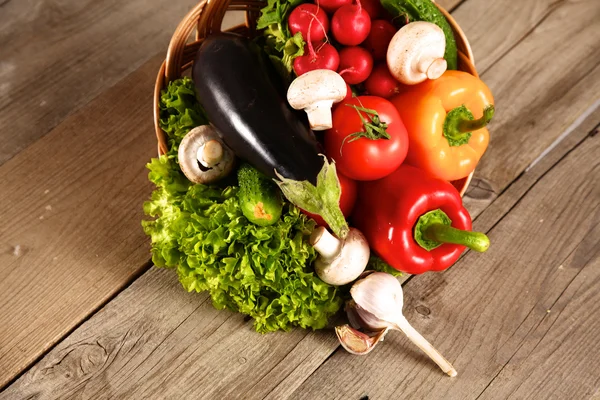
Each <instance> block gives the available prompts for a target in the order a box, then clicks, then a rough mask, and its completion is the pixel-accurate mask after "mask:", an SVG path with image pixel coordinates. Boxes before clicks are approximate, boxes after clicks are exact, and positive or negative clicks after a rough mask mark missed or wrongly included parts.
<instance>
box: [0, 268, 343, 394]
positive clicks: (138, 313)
mask: <svg viewBox="0 0 600 400" xmlns="http://www.w3.org/2000/svg"><path fill="white" fill-rule="evenodd" d="M172 278H173V275H172V271H168V270H162V269H156V268H153V269H152V270H150V271H149V272H148V273H147V274H144V276H143V277H142V278H140V279H138V280H137V281H136V282H135V283H133V284H132V285H131V287H129V288H128V289H127V290H126V291H124V292H123V293H122V294H120V295H119V296H118V297H117V301H112V302H110V303H109V304H108V305H107V306H106V307H105V308H104V309H102V311H100V312H99V313H98V315H96V316H94V318H92V320H90V321H89V322H86V323H85V324H84V325H83V326H82V327H81V328H80V329H78V330H77V331H76V332H75V333H74V334H73V335H71V336H70V337H69V338H68V339H67V340H65V341H63V342H62V343H60V344H59V345H58V346H57V347H56V348H55V349H54V350H53V351H52V357H50V358H45V360H44V361H43V362H42V364H43V366H42V364H40V368H37V367H36V368H35V372H34V371H33V370H32V371H31V372H29V373H27V374H26V375H25V376H24V377H23V378H22V379H20V380H19V385H14V386H12V387H11V388H9V389H8V390H7V391H6V392H5V393H3V394H2V395H0V398H3V399H4V398H6V399H10V398H23V397H29V396H34V395H43V396H49V395H52V396H53V397H58V398H63V397H68V396H75V397H83V398H89V397H94V398H97V397H101V398H116V397H126V398H147V397H148V396H149V395H150V394H152V397H154V398H164V397H172V398H229V397H230V396H231V395H232V393H234V392H238V393H239V390H240V389H239V388H240V387H246V388H247V387H251V386H252V385H253V384H254V383H256V384H257V386H256V388H255V389H254V390H253V391H252V394H251V396H248V397H246V398H260V396H259V395H258V394H259V393H260V392H261V391H264V389H262V390H261V389H259V387H260V386H261V383H260V381H261V378H263V377H268V378H269V379H275V378H279V380H281V379H282V378H283V377H285V375H287V374H289V373H290V372H291V371H292V367H291V366H293V365H295V364H296V363H297V360H290V359H289V358H287V357H286V356H287V355H288V354H290V353H292V354H293V353H294V352H293V351H292V350H294V348H295V346H298V343H299V342H300V341H301V340H302V339H303V338H304V337H305V336H306V335H307V334H308V332H307V331H303V330H294V331H293V332H290V333H276V334H268V335H259V334H257V333H255V332H253V331H252V328H251V323H249V322H245V321H244V318H243V316H242V315H240V314H234V313H231V312H226V311H217V310H215V309H214V308H213V307H212V305H211V303H210V300H208V301H207V299H208V296H207V295H205V294H189V293H186V292H185V291H184V290H183V289H182V288H181V287H180V286H179V283H178V282H177V280H175V279H172ZM107 326H110V327H111V328H110V330H105V327H107ZM156 328H158V330H157V329H156ZM319 337H320V339H322V343H319V342H318V341H317V340H315V341H312V342H311V343H308V342H306V341H305V342H304V343H303V344H302V345H300V347H301V348H300V349H299V350H301V352H300V353H302V354H308V353H310V352H309V350H314V349H315V348H318V346H321V347H323V348H330V347H331V346H332V345H333V346H334V345H335V344H334V342H335V337H334V336H332V334H331V332H329V333H328V334H322V335H319ZM307 345H311V347H310V348H308V347H306V346H307ZM296 353H298V352H296ZM46 360H47V361H48V362H46ZM288 362H289V365H288ZM225 365H226V366H227V369H226V370H225V369H223V368H220V367H216V366H225ZM48 382H52V383H53V384H52V385H48ZM207 382H214V383H215V384H212V385H211V384H207ZM217 383H218V384H217ZM55 384H56V386H55Z"/></svg>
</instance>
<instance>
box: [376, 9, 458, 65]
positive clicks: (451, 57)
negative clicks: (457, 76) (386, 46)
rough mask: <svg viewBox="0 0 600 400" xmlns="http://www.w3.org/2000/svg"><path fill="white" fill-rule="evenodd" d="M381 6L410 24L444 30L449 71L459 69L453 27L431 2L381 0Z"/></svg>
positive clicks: (445, 56) (445, 55)
mask: <svg viewBox="0 0 600 400" xmlns="http://www.w3.org/2000/svg"><path fill="white" fill-rule="evenodd" d="M381 4H382V5H383V7H384V8H385V9H386V10H387V11H388V12H389V13H391V14H392V15H394V16H401V15H403V16H407V17H408V21H409V22H413V21H427V22H431V23H434V24H436V25H437V26H439V27H440V28H442V31H444V36H445V37H446V52H445V54H444V58H445V59H446V62H447V63H448V69H456V68H457V66H458V55H457V50H456V41H455V40H454V32H452V27H451V26H450V24H449V23H448V21H447V20H446V18H445V17H444V14H442V12H441V11H440V10H439V9H438V8H437V6H436V5H435V4H434V3H433V2H432V1H431V0H381Z"/></svg>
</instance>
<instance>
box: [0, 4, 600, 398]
mask: <svg viewBox="0 0 600 400" xmlns="http://www.w3.org/2000/svg"><path fill="white" fill-rule="evenodd" d="M440 2H441V1H440ZM193 3H194V0H180V1H169V2H165V1H160V0H129V1H127V2H122V1H117V0H106V1H92V0H78V1H75V0H40V1H33V0H21V1H18V2H17V1H10V0H6V1H3V2H2V1H0V110H1V111H2V112H1V113H0V127H2V133H1V134H0V135H1V138H2V140H1V141H0V221H1V223H0V390H3V391H2V392H0V399H11V400H12V399H25V398H27V399H30V398H61V399H62V398H133V399H142V398H143V399H145V398H174V399H184V398H203V399H226V398H243V399H255V398H257V399H258V398H269V399H284V398H294V399H334V398H343V399H357V400H358V399H361V398H367V396H368V398H369V399H397V398H407V399H417V398H426V399H463V398H473V399H474V398H477V399H479V398H481V399H486V398H538V399H549V398H556V399H589V398H592V399H600V341H599V340H598V338H599V337H600V306H599V305H600V137H598V136H597V135H596V133H597V132H598V129H599V128H598V124H599V123H600V26H599V23H598V21H600V1H598V0H573V1H562V0H561V1H554V0H527V1H518V0H496V1H493V2H490V1H488V0H464V1H460V0H445V1H443V2H441V3H443V5H444V6H445V7H446V8H447V9H449V10H453V15H454V17H455V18H456V20H457V21H458V23H459V24H460V25H461V26H462V27H463V29H464V31H465V32H466V34H467V36H468V38H469V39H470V42H471V44H472V47H473V49H474V53H475V58H476V65H477V68H478V70H479V71H480V73H481V75H482V78H483V79H484V80H485V82H486V83H487V84H488V85H489V86H490V88H491V89H492V91H493V93H494V95H495V99H496V104H497V117H496V119H495V120H494V122H493V123H492V126H491V132H492V141H491V145H490V148H489V150H488V151H487V153H486V155H485V157H484V158H483V160H482V163H481V164H480V166H479V168H478V169H477V174H476V178H475V179H474V181H473V183H472V185H471V188H470V190H469V192H468V193H467V195H466V197H465V202H466V204H467V206H468V208H469V210H470V211H471V213H472V215H473V217H474V218H475V223H474V225H475V228H476V229H477V230H481V231H484V232H487V233H488V235H489V236H490V238H491V240H492V243H493V244H492V247H491V248H490V250H489V252H488V253H487V254H486V255H485V256H481V255H476V254H471V253H467V254H466V256H464V257H463V258H462V259H461V260H460V261H459V262H458V263H457V264H456V265H455V266H453V267H452V268H451V269H450V270H448V271H446V272H444V273H436V274H425V275H421V276H418V277H413V278H412V279H410V280H408V281H407V282H406V283H405V286H404V288H405V296H406V299H405V302H406V304H405V313H406V314H407V316H408V319H409V320H410V321H411V322H412V323H413V325H414V326H415V327H416V328H417V329H418V330H419V331H421V332H422V333H423V334H424V335H425V336H426V337H427V338H429V339H431V341H432V342H433V343H435V345H436V347H437V348H438V349H439V350H440V351H441V352H442V353H443V354H444V355H445V356H446V357H447V358H448V359H449V360H451V361H452V362H453V364H454V366H455V367H456V368H457V370H458V371H459V376H458V377H457V378H455V379H451V378H448V377H447V376H445V375H443V374H442V373H441V372H440V371H439V370H438V369H437V368H436V367H435V365H434V364H432V363H431V362H430V361H429V360H428V359H427V358H425V356H423V355H422V354H421V353H420V352H419V351H418V350H417V349H416V348H415V347H414V346H413V345H412V344H410V343H409V342H408V340H407V339H406V338H405V337H403V336H402V335H401V334H399V333H397V332H394V333H392V334H390V335H389V336H388V337H387V338H386V341H385V342H384V344H383V345H382V346H381V347H379V348H377V349H376V351H374V352H373V353H371V354H370V355H369V356H366V357H357V356H351V355H349V354H348V353H346V352H345V351H344V350H343V349H342V348H340V346H339V345H338V343H337V340H336V338H335V335H334V334H333V332H332V331H318V332H309V331H305V330H300V329H297V330H294V331H292V332H290V333H277V334H268V335H259V334H257V333H255V332H254V331H253V330H252V328H251V323H250V322H247V321H245V320H244V317H243V316H242V315H239V314H234V313H230V312H226V311H216V310H215V309H213V308H212V306H211V304H210V301H207V300H208V299H207V296H206V295H205V294H188V293H186V292H185V291H184V290H183V289H182V288H181V286H180V285H179V283H178V281H177V278H176V276H175V274H174V272H173V271H170V270H162V269H157V268H154V267H153V266H152V265H151V264H150V262H149V259H150V256H149V239H148V238H147V237H146V236H145V235H144V233H143V232H142V229H141V226H140V221H141V220H142V219H143V218H144V216H143V214H142V208H141V206H142V203H143V201H144V200H145V199H147V198H148V196H149V194H150V192H151V190H152V187H151V184H150V183H149V182H148V181H147V177H146V176H147V171H146V169H145V164H146V162H147V161H148V160H149V159H150V158H151V157H153V156H155V153H156V140H155V137H154V131H153V126H152V104H151V103H152V90H153V84H154V79H155V77H156V74H157V71H158V67H159V65H160V62H161V60H162V59H163V58H164V51H165V49H166V45H167V42H168V39H169V37H170V35H171V33H172V32H173V30H174V28H175V26H176V25H177V22H178V20H179V19H181V18H182V16H183V15H184V14H185V13H186V11H187V10H188V9H189V8H190V7H191V6H192V5H193ZM156 53H158V55H156V56H154V57H151V56H152V55H153V54H156Z"/></svg>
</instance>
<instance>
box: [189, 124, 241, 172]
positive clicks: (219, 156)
mask: <svg viewBox="0 0 600 400" xmlns="http://www.w3.org/2000/svg"><path fill="white" fill-rule="evenodd" d="M177 157H178V159H179V166H180V167H181V171H183V173H184V175H185V176H186V177H187V178H188V179H189V180H190V181H192V182H194V183H211V182H214V181H217V180H219V179H220V178H222V177H224V176H226V175H227V174H229V173H230V172H231V170H232V169H233V166H234V162H235V156H234V154H233V152H232V151H231V149H229V147H227V146H225V145H224V144H223V143H222V142H221V141H220V139H219V136H218V135H217V132H216V131H215V129H214V128H213V127H212V126H210V125H202V126H198V127H196V128H194V129H192V130H191V131H189V132H188V134H187V135H185V137H184V138H183V140H182V141H181V143H180V144H179V152H178V154H177Z"/></svg>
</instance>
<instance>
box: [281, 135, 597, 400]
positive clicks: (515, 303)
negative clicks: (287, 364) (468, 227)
mask: <svg viewBox="0 0 600 400" xmlns="http://www.w3.org/2000/svg"><path fill="white" fill-rule="evenodd" d="M599 153H600V140H599V139H598V137H597V136H596V137H593V138H592V137H589V138H588V139H586V140H585V141H584V142H583V143H582V144H581V145H579V146H578V147H577V148H576V149H575V150H574V151H573V152H571V153H570V154H569V155H568V156H567V157H565V159H563V160H562V161H561V162H560V163H559V164H558V165H557V166H556V167H555V168H553V169H552V170H551V171H550V172H549V173H547V174H546V175H545V176H544V177H543V178H542V179H541V180H540V181H539V182H538V183H537V184H536V185H535V186H534V187H533V188H532V189H531V190H530V191H529V193H528V194H527V195H526V196H525V197H524V198H522V199H521V200H520V202H519V203H518V204H517V205H516V206H515V207H514V209H513V210H512V211H511V212H510V213H509V214H507V215H506V216H505V217H504V218H503V219H502V220H501V221H500V222H499V223H498V224H497V225H496V226H495V227H494V228H493V229H492V230H491V232H489V235H490V238H491V240H492V243H493V245H492V247H491V248H490V250H489V251H488V253H487V254H486V255H485V257H482V256H480V255H476V254H473V253H469V254H467V256H466V257H464V258H463V260H462V261H461V262H459V263H458V264H457V265H456V266H454V267H453V268H451V269H450V270H448V271H447V272H446V273H443V274H428V275H423V276H419V277H416V278H414V279H412V280H411V281H409V282H408V283H407V284H406V285H405V292H404V293H405V307H404V312H405V315H406V316H407V318H408V320H409V321H411V323H412V324H413V326H415V328H416V329H417V330H419V331H420V332H422V333H423V335H424V336H425V337H427V338H428V339H430V340H431V342H432V343H434V344H435V346H436V347H437V348H438V349H439V350H440V351H441V352H442V354H444V355H445V356H446V357H447V358H448V359H449V360H451V362H452V363H453V364H454V366H455V367H456V369H457V370H458V372H459V375H458V377H457V378H456V379H451V378H448V377H447V376H445V375H444V374H443V373H441V372H440V371H439V369H438V368H437V367H436V366H435V364H433V363H432V362H431V361H430V360H429V359H428V358H426V357H425V356H423V355H422V354H421V353H420V352H419V351H418V349H416V348H415V347H414V345H412V344H411V343H410V342H409V341H408V340H407V339H406V338H405V337H404V336H403V335H402V334H400V333H398V332H393V333H392V334H390V335H388V337H386V340H385V342H384V343H383V345H382V346H381V347H380V348H378V349H376V350H375V351H374V352H373V353H371V354H370V355H369V356H366V357H357V356H352V355H350V354H349V353H347V352H346V351H345V350H343V349H341V348H340V349H338V350H337V351H336V352H335V354H334V355H333V356H332V357H331V358H329V359H328V360H327V361H326V362H325V363H324V364H323V365H322V366H321V367H320V368H319V369H318V370H317V371H316V372H315V373H314V374H313V375H311V376H310V378H309V379H308V380H307V381H306V382H305V383H304V384H303V385H302V386H301V387H300V388H298V390H297V391H296V392H295V393H294V394H293V395H292V396H291V398H292V399H300V398H302V399H306V398H310V399H338V398H339V399H343V398H360V397H361V396H365V395H368V396H369V397H370V398H382V399H386V398H394V399H396V398H461V399H463V398H465V399H466V398H477V397H478V396H479V395H480V394H481V393H482V392H484V391H486V390H488V393H487V395H489V396H491V397H493V398H506V397H508V396H509V395H513V396H514V397H516V398H540V399H546V398H549V396H550V394H552V393H554V398H566V397H561V396H558V395H557V394H556V393H568V398H585V397H586V396H589V395H591V394H593V393H595V392H596V391H597V390H598V389H599V388H600V378H599V377H598V374H595V373H594V371H597V368H594V367H597V366H598V365H599V362H600V357H599V355H600V343H598V341H597V340H596V338H597V333H598V332H599V331H600V313H598V307H597V303H596V302H595V300H596V299H597V298H598V291H597V290H596V289H597V283H598V281H599V280H600V269H598V268H596V267H597V266H598V265H599V263H600V229H599V228H598V226H599V225H600V208H599V202H598V199H600V185H598V184H592V185H590V184H589V183H590V182H596V183H597V182H600V161H599V160H598V157H597V155H598V154H599ZM574 171H577V173H574ZM498 201H502V197H501V198H500V199H499V200H498ZM484 215H485V213H484ZM583 304H585V307H584V306H583ZM568 311H572V312H573V313H574V314H569V313H568ZM577 317H579V318H577ZM567 327H570V329H566V328H567ZM561 328H562V329H561ZM565 329H566V331H565ZM562 339H566V340H564V341H562V342H561V340H562ZM553 363H554V364H553ZM557 376H560V377H561V378H562V379H556V377H557ZM496 377H498V378H497V379H499V381H498V382H497V383H496V382H494V380H495V379H496ZM490 382H492V385H490ZM495 383H496V384H495ZM520 384H523V386H522V387H519V385H520ZM488 385H489V386H488ZM542 385H545V387H543V388H542ZM559 390H560V391H559ZM563 390H566V392H563Z"/></svg>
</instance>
